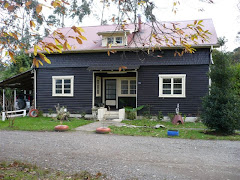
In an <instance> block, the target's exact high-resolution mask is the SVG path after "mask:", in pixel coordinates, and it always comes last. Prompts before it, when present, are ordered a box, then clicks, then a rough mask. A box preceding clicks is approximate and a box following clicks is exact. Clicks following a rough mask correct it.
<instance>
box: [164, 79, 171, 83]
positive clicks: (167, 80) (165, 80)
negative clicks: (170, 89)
mask: <svg viewBox="0 0 240 180" xmlns="http://www.w3.org/2000/svg"><path fill="white" fill-rule="evenodd" d="M163 83H171V79H163Z"/></svg>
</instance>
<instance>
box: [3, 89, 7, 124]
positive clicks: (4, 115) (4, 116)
mask: <svg viewBox="0 0 240 180" xmlns="http://www.w3.org/2000/svg"><path fill="white" fill-rule="evenodd" d="M2 108H3V110H2V121H5V118H6V114H5V89H3V105H2Z"/></svg>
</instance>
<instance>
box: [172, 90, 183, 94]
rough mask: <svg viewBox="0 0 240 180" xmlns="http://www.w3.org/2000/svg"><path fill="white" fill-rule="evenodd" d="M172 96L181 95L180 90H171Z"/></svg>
mask: <svg viewBox="0 0 240 180" xmlns="http://www.w3.org/2000/svg"><path fill="white" fill-rule="evenodd" d="M173 94H182V90H173Z"/></svg>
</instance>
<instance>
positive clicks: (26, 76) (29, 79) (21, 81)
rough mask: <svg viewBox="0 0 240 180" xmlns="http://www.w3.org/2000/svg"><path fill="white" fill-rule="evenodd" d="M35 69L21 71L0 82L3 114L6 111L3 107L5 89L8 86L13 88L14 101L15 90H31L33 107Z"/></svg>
mask: <svg viewBox="0 0 240 180" xmlns="http://www.w3.org/2000/svg"><path fill="white" fill-rule="evenodd" d="M35 75H36V73H35V70H34V69H30V70H28V71H26V72H23V73H21V74H18V75H15V76H13V77H10V78H8V79H6V80H4V81H1V82H0V89H2V101H3V102H2V109H3V110H2V112H3V114H4V113H6V112H7V111H8V110H7V109H6V107H5V89H7V88H10V89H12V90H14V102H16V98H17V97H16V94H17V93H16V92H17V89H18V90H23V91H32V92H33V95H34V108H35V107H36V106H35V105H36V100H35V97H36V91H35V90H36V88H34V87H36V82H35V81H34V79H36V78H35V77H36V76H35ZM34 85H35V86H34Z"/></svg>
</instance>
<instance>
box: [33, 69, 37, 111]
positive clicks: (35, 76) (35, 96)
mask: <svg viewBox="0 0 240 180" xmlns="http://www.w3.org/2000/svg"><path fill="white" fill-rule="evenodd" d="M33 72H34V109H36V108H37V71H36V69H35V68H34V70H33Z"/></svg>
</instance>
